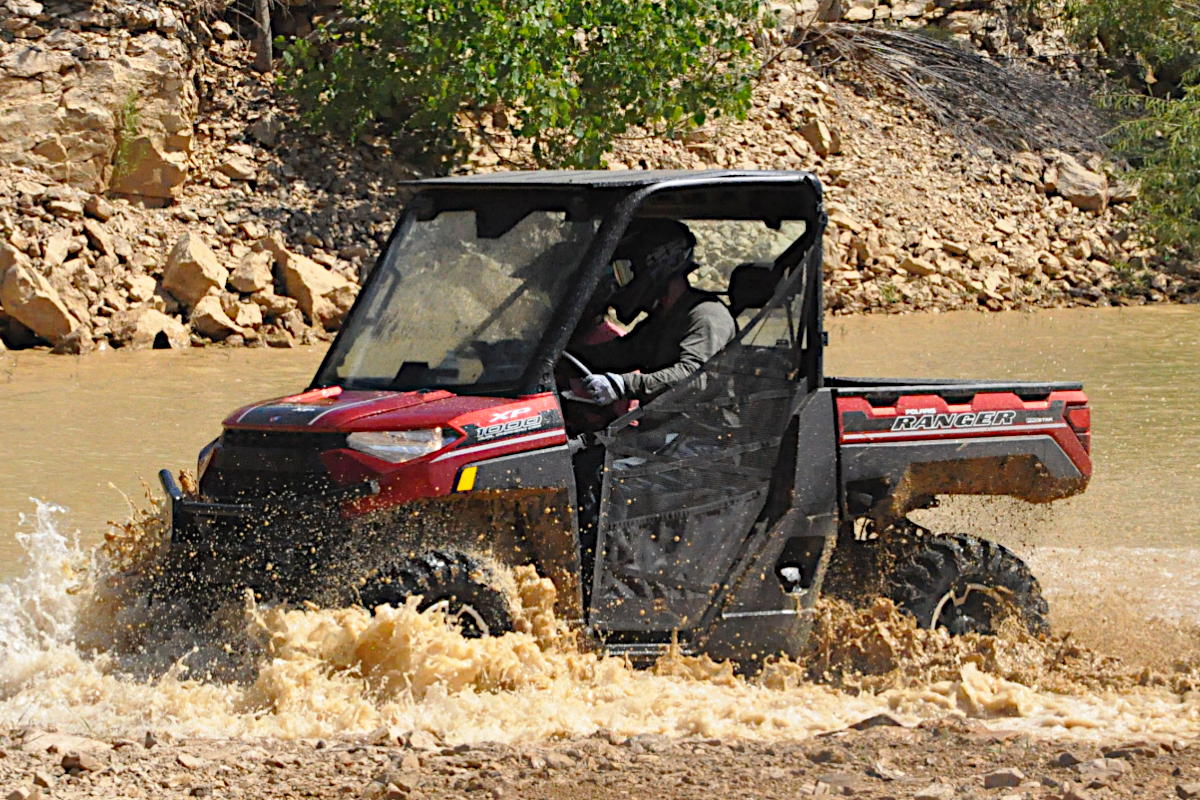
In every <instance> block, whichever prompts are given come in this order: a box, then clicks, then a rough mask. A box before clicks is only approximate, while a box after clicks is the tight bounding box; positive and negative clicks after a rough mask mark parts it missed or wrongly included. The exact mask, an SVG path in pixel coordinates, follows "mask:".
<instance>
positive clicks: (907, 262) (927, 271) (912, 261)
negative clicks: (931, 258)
mask: <svg viewBox="0 0 1200 800" xmlns="http://www.w3.org/2000/svg"><path fill="white" fill-rule="evenodd" d="M900 269H902V270H904V271H905V272H907V273H908V274H909V275H919V276H925V275H932V274H933V273H935V272H937V270H936V269H935V268H934V266H933V264H931V263H929V262H928V261H926V260H925V259H923V258H917V257H915V256H911V255H909V256H905V257H904V260H903V261H901V262H900Z"/></svg>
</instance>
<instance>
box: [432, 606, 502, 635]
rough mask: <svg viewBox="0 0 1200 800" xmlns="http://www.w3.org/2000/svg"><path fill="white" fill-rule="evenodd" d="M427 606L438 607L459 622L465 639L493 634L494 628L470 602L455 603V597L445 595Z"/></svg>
mask: <svg viewBox="0 0 1200 800" xmlns="http://www.w3.org/2000/svg"><path fill="white" fill-rule="evenodd" d="M427 608H436V609H437V610H438V611H441V612H442V613H443V614H445V615H446V617H447V618H448V619H453V620H454V621H455V622H457V623H458V627H459V630H461V631H462V635H463V638H464V639H481V638H483V637H484V636H491V635H492V629H491V626H489V625H488V624H487V620H485V619H484V618H483V615H482V614H480V613H479V610H478V609H477V608H475V606H473V605H471V604H470V603H458V604H456V603H454V598H452V597H443V598H442V599H440V600H438V601H437V602H435V603H432V604H431V605H429V606H427Z"/></svg>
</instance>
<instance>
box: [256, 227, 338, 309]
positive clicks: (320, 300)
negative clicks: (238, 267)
mask: <svg viewBox="0 0 1200 800" xmlns="http://www.w3.org/2000/svg"><path fill="white" fill-rule="evenodd" d="M262 244H263V247H264V248H265V249H267V250H269V251H270V252H271V253H273V254H274V256H275V264H276V267H277V269H279V271H280V273H281V275H282V277H283V285H284V289H285V291H286V292H287V294H288V296H289V297H294V298H295V299H296V302H297V303H298V304H299V306H300V310H301V311H303V312H304V314H305V316H306V317H308V319H309V321H310V322H311V323H312V324H314V325H321V326H322V327H324V328H325V329H326V330H336V329H337V326H338V324H339V323H340V321H341V314H340V313H339V312H338V308H337V306H336V305H334V303H333V302H332V301H331V300H329V299H328V297H329V295H331V294H333V293H334V291H336V290H337V289H340V288H342V287H344V286H346V285H348V284H349V283H350V281H348V280H346V279H345V278H343V277H342V276H341V275H339V274H337V273H336V272H334V271H333V270H330V269H326V268H325V267H322V266H321V265H320V264H318V263H317V262H315V261H313V260H312V259H311V258H305V257H304V256H302V255H298V254H296V253H293V252H291V251H289V250H288V249H287V248H286V247H284V246H283V236H282V235H280V234H278V233H276V234H274V235H272V236H268V237H266V238H264V239H263V240H262Z"/></svg>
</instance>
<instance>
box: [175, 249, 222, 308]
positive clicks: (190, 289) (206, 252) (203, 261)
mask: <svg viewBox="0 0 1200 800" xmlns="http://www.w3.org/2000/svg"><path fill="white" fill-rule="evenodd" d="M228 279H229V270H227V269H225V268H224V267H223V266H221V263H220V262H219V261H217V256H216V254H215V253H213V251H212V250H211V249H210V248H209V246H208V245H207V244H205V243H204V240H203V239H201V238H200V237H199V236H197V235H196V234H193V233H185V234H184V235H183V236H181V237H179V241H177V242H175V246H174V247H173V248H171V254H170V256H168V257H167V268H166V269H165V270H164V271H163V287H164V288H165V289H166V290H167V291H168V292H170V293H171V294H172V295H174V296H175V297H176V298H177V299H178V300H179V301H180V302H182V303H184V304H185V305H189V306H194V305H196V303H198V302H199V301H200V298H202V297H204V295H206V294H208V292H209V290H210V289H214V288H215V289H224V288H225V281H227V280H228Z"/></svg>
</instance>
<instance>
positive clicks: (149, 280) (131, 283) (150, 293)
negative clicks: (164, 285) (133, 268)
mask: <svg viewBox="0 0 1200 800" xmlns="http://www.w3.org/2000/svg"><path fill="white" fill-rule="evenodd" d="M125 288H126V290H127V291H128V293H129V299H130V300H132V301H133V302H135V303H148V302H150V300H151V299H153V297H154V290H155V289H157V288H158V281H156V280H154V278H153V277H152V276H150V275H138V276H137V277H135V278H130V279H129V280H128V281H126V285H125Z"/></svg>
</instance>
